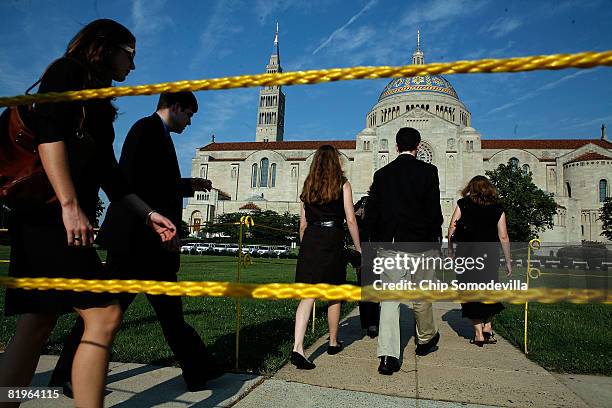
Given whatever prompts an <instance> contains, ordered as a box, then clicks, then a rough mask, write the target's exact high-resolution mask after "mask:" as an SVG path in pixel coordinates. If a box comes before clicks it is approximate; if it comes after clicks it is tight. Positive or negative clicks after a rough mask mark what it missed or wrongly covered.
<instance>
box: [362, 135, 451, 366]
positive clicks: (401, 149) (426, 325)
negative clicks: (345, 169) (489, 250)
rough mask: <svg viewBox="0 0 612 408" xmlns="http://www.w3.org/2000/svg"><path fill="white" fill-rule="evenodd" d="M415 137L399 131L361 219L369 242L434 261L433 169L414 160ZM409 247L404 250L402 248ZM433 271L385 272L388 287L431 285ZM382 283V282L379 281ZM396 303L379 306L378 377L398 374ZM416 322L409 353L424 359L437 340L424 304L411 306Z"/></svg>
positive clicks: (437, 211) (438, 230) (389, 253)
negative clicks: (392, 156) (404, 282)
mask: <svg viewBox="0 0 612 408" xmlns="http://www.w3.org/2000/svg"><path fill="white" fill-rule="evenodd" d="M420 143H421V135H420V134H419V132H418V131H417V130H416V129H413V128H402V129H400V130H399V131H398V132H397V135H396V144H397V151H398V153H399V155H398V157H397V158H396V159H395V160H394V161H392V162H391V163H389V164H388V165H386V166H384V167H383V168H381V169H380V170H378V171H377V172H376V173H374V182H373V183H372V186H371V188H370V196H369V199H368V203H367V207H366V213H367V214H368V216H367V217H366V220H367V223H368V228H369V231H370V234H371V241H372V242H379V243H394V245H396V246H397V248H400V247H401V246H402V245H404V246H406V245H407V246H408V247H410V251H409V252H410V253H408V255H409V256H414V257H421V256H422V255H424V256H435V255H437V253H436V248H439V242H440V240H441V238H442V210H441V207H440V186H439V180H438V169H437V168H436V167H435V166H434V165H432V164H429V163H425V162H423V161H421V160H418V159H417V158H416V152H417V150H418V148H419V144H420ZM402 243H410V244H402ZM383 246H384V247H386V249H380V250H379V251H378V252H377V256H378V257H384V258H395V257H396V255H397V254H398V253H399V254H402V253H406V252H398V251H399V250H400V249H397V250H394V249H389V248H388V247H389V245H383ZM432 272H433V271H427V270H425V269H419V270H415V271H414V272H412V273H411V272H409V271H407V270H404V269H400V268H396V269H392V270H389V271H385V272H384V274H386V278H387V279H388V280H389V281H399V280H411V281H413V282H416V281H418V280H423V279H433V278H434V277H433V274H432ZM383 280H384V278H383ZM400 303H401V302H400V301H393V300H391V301H383V302H381V311H380V327H379V333H378V352H377V354H378V357H379V358H380V366H379V367H378V371H379V373H381V374H385V375H391V374H393V373H394V372H396V371H398V370H399V367H400V364H399V356H400V324H399V312H400ZM413 309H414V314H415V320H416V332H417V333H416V340H417V347H416V350H415V352H416V353H417V354H420V355H424V354H427V353H428V352H430V351H431V350H432V349H433V348H434V346H435V345H436V344H437V343H438V340H439V338H440V334H439V333H438V329H437V328H436V325H435V322H434V320H433V311H432V305H431V303H430V302H413Z"/></svg>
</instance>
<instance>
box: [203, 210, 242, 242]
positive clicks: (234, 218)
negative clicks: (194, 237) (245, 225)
mask: <svg viewBox="0 0 612 408" xmlns="http://www.w3.org/2000/svg"><path fill="white" fill-rule="evenodd" d="M243 215H244V213H239V212H235V213H225V214H221V215H219V216H218V217H217V219H216V220H215V222H214V223H210V224H204V225H203V226H202V227H201V228H200V234H199V235H200V237H205V236H206V234H222V235H223V236H226V237H229V240H230V241H232V242H238V232H239V229H238V225H235V223H236V222H238V221H240V217H242V216H243Z"/></svg>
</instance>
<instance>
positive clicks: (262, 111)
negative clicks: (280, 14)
mask: <svg viewBox="0 0 612 408" xmlns="http://www.w3.org/2000/svg"><path fill="white" fill-rule="evenodd" d="M280 72H283V69H282V68H281V64H280V52H279V48H278V22H277V23H276V35H275V36H274V50H273V53H272V55H271V56H270V61H269V62H268V65H267V66H266V73H268V74H275V73H280ZM284 134H285V94H284V93H283V91H282V87H281V86H277V85H274V86H264V87H262V88H261V90H260V91H259V108H258V109H257V128H256V130H255V141H256V142H282V141H283V136H284Z"/></svg>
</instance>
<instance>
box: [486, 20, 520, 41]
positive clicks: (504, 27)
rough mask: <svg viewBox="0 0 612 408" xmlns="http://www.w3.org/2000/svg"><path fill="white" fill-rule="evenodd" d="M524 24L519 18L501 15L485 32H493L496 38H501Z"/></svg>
mask: <svg viewBox="0 0 612 408" xmlns="http://www.w3.org/2000/svg"><path fill="white" fill-rule="evenodd" d="M522 25H523V22H522V21H520V20H519V19H517V18H505V17H500V18H498V19H497V20H495V21H494V22H493V23H491V25H490V26H488V27H487V28H485V29H484V33H486V34H491V35H492V36H493V37H495V38H500V37H503V36H505V35H508V34H509V33H511V32H512V31H514V30H516V29H517V28H519V27H520V26H522Z"/></svg>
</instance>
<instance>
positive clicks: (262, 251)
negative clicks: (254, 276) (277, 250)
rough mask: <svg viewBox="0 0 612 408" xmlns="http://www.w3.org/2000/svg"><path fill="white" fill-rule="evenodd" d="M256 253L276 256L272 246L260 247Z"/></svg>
mask: <svg viewBox="0 0 612 408" xmlns="http://www.w3.org/2000/svg"><path fill="white" fill-rule="evenodd" d="M256 253H257V255H271V254H274V251H273V250H272V247H271V246H270V245H260V246H259V249H258V250H257V252H256Z"/></svg>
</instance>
